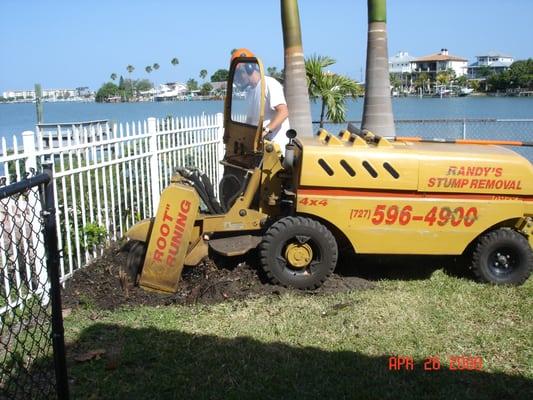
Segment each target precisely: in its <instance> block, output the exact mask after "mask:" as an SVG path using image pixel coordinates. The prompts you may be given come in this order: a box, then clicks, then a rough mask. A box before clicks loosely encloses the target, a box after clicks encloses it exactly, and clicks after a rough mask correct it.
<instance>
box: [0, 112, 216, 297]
mask: <svg viewBox="0 0 533 400" xmlns="http://www.w3.org/2000/svg"><path fill="white" fill-rule="evenodd" d="M222 138H223V115H222V114H216V115H201V116H197V117H183V118H170V117H169V118H163V119H156V118H148V119H147V120H145V121H137V122H133V123H125V124H118V125H117V124H114V125H112V126H110V125H109V124H108V123H107V122H103V123H98V124H89V125H87V124H86V125H79V126H76V125H72V126H69V127H65V125H64V124H62V125H58V126H57V127H56V129H54V130H53V131H50V130H49V129H48V130H47V131H45V130H41V129H38V130H37V132H31V131H26V132H23V134H22V147H21V148H19V145H18V143H17V138H16V137H14V138H13V146H12V149H11V150H8V146H7V142H6V139H5V138H2V141H1V148H0V179H1V180H2V182H0V184H6V185H7V184H10V183H11V182H14V181H17V180H20V179H22V178H23V174H24V171H30V170H31V169H37V168H41V167H42V166H43V165H44V164H46V163H51V164H52V165H53V170H54V183H55V202H56V207H57V213H56V222H57V226H58V227H60V232H58V236H59V237H58V239H59V247H60V249H61V251H62V257H61V270H60V275H61V281H62V282H64V281H65V280H67V279H68V278H69V277H70V276H72V274H73V272H74V271H75V270H76V269H78V268H80V267H82V266H84V265H85V264H87V263H88V262H90V261H91V260H93V259H94V258H95V257H97V256H98V255H100V254H101V252H102V249H103V247H104V245H105V243H106V242H108V241H114V240H118V239H120V238H122V237H123V236H124V234H125V232H126V231H127V230H128V228H129V227H131V226H132V225H133V224H134V223H136V222H137V221H139V220H141V219H143V218H148V217H151V216H153V215H154V214H155V212H156V209H157V206H158V203H159V196H160V192H161V190H162V189H164V188H165V187H166V186H167V185H168V184H169V182H170V178H171V176H172V174H173V171H174V170H175V168H176V167H178V166H187V165H189V166H196V167H199V168H200V169H202V170H203V172H205V173H206V174H207V175H208V176H209V178H210V179H211V181H212V182H214V183H217V182H218V181H219V179H220V178H221V176H222V175H221V174H222V167H221V166H220V163H219V160H221V159H222V157H223V155H224V145H223V141H222ZM2 175H3V176H2ZM215 187H216V185H215ZM0 272H1V273H2V274H4V273H5V271H0ZM1 289H5V288H2V286H1V285H0V290H1Z"/></svg>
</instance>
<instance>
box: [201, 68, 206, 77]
mask: <svg viewBox="0 0 533 400" xmlns="http://www.w3.org/2000/svg"><path fill="white" fill-rule="evenodd" d="M206 76H207V70H206V69H203V70H201V71H200V79H205V77H206Z"/></svg>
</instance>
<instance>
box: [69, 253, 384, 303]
mask: <svg viewBox="0 0 533 400" xmlns="http://www.w3.org/2000/svg"><path fill="white" fill-rule="evenodd" d="M252 258H253V255H252V257H250V260H251V259H252ZM229 260H231V259H229ZM238 261H239V260H236V261H235V263H234V265H235V266H234V267H233V268H227V267H223V268H218V267H217V266H216V265H215V264H214V262H213V261H210V260H209V261H207V262H204V263H202V264H201V265H199V266H197V267H194V268H187V267H186V268H184V270H183V274H182V277H181V280H180V282H179V285H178V290H177V292H176V293H175V294H162V293H156V292H148V291H145V290H143V289H141V288H139V287H132V288H128V289H127V290H124V289H123V288H122V285H121V282H120V279H119V270H120V265H125V264H126V254H125V253H120V252H119V248H118V247H112V248H109V249H107V250H106V251H105V252H104V255H103V256H102V257H101V258H99V259H98V260H96V261H95V262H93V263H92V264H90V265H88V266H86V267H84V268H82V269H80V270H78V271H77V272H76V273H75V274H74V276H73V277H72V278H70V279H69V280H68V281H67V282H66V287H65V289H64V291H63V293H62V302H63V308H73V307H77V306H86V307H92V306H94V307H96V308H98V309H114V308H117V307H119V306H124V305H131V306H135V305H151V306H156V305H170V304H195V303H202V304H213V303H219V302H223V301H226V300H242V299H245V298H253V297H258V296H265V295H279V294H281V293H286V292H298V293H302V292H300V291H297V290H294V289H286V288H284V287H281V286H275V285H271V284H269V283H267V282H265V280H264V279H263V278H262V274H261V272H260V271H258V269H257V268H255V267H253V266H251V264H252V263H253V262H250V261H242V262H238ZM373 286H374V284H373V283H372V282H370V281H368V280H365V279H362V278H359V277H356V276H340V275H337V274H333V275H332V276H331V277H330V278H329V279H328V280H327V281H326V282H325V283H324V285H323V286H322V287H320V288H319V289H317V290H315V291H313V292H310V293H312V294H330V293H337V292H346V291H349V290H354V289H369V288H372V287H373Z"/></svg>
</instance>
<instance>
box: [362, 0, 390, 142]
mask: <svg viewBox="0 0 533 400" xmlns="http://www.w3.org/2000/svg"><path fill="white" fill-rule="evenodd" d="M388 60H389V56H388V51H387V4H386V0H368V40H367V52H366V84H365V91H366V93H365V102H364V109H363V123H362V128H363V129H367V130H369V131H373V132H375V133H377V134H380V135H383V136H396V130H395V128H394V117H393V115H392V102H391V95H390V81H389V63H388Z"/></svg>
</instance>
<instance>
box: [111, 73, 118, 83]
mask: <svg viewBox="0 0 533 400" xmlns="http://www.w3.org/2000/svg"><path fill="white" fill-rule="evenodd" d="M116 79H117V74H115V73H114V72H113V73H112V74H111V80H112V81H114V80H116Z"/></svg>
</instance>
